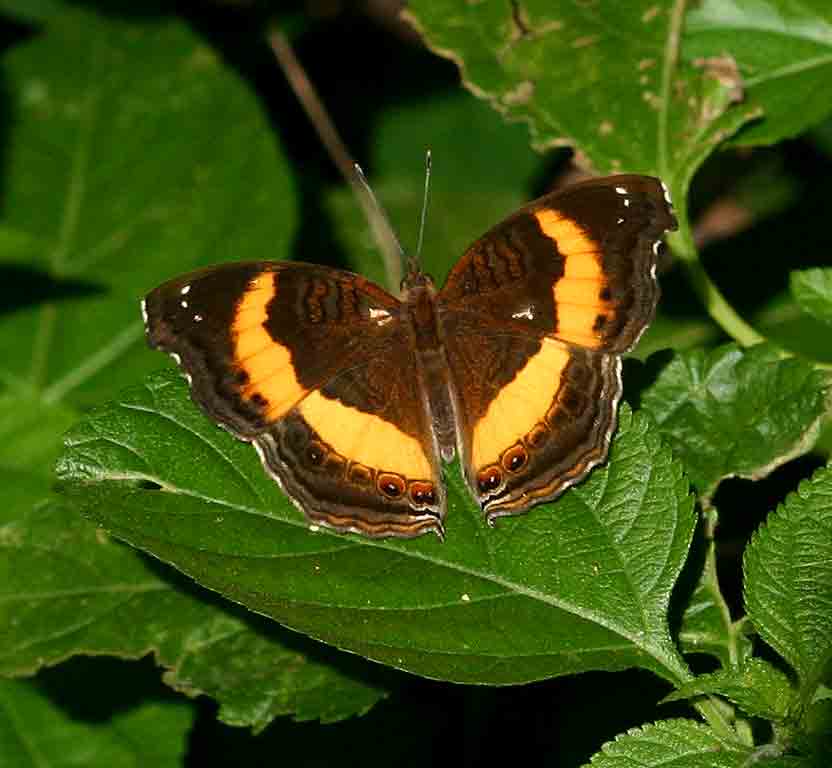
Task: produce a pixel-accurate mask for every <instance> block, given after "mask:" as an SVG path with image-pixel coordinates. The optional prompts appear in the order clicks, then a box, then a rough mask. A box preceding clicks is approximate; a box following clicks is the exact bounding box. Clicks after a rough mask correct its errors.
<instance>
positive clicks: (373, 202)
mask: <svg viewBox="0 0 832 768" xmlns="http://www.w3.org/2000/svg"><path fill="white" fill-rule="evenodd" d="M353 170H354V171H355V178H356V180H357V188H358V190H359V191H360V193H361V198H363V202H362V207H363V208H364V212H365V213H366V214H367V220H368V221H369V222H370V227H371V228H372V230H373V234H374V235H375V237H376V240H377V241H378V242H379V243H380V244H381V246H382V250H383V251H384V252H385V253H386V254H391V255H392V254H395V256H396V257H397V259H398V263H399V264H403V263H404V261H405V255H404V248H402V244H401V243H400V242H399V238H398V237H396V233H395V232H394V231H393V227H392V226H391V225H390V220H389V219H388V218H387V214H386V213H385V212H384V208H382V207H381V203H379V201H378V198H376V196H375V193H374V192H373V189H372V187H371V186H370V183H369V182H368V181H367V177H366V176H365V175H364V171H362V170H361V166H360V165H359V164H358V163H353Z"/></svg>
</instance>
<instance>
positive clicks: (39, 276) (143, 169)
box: [0, 10, 295, 460]
mask: <svg viewBox="0 0 832 768" xmlns="http://www.w3.org/2000/svg"><path fill="white" fill-rule="evenodd" d="M4 69H5V87H4V97H5V98H6V99H7V100H8V102H9V103H8V104H7V105H6V106H7V114H8V115H9V119H8V120H7V122H6V133H5V134H4V168H3V170H4V178H3V211H2V220H0V277H2V284H0V292H1V293H2V295H1V296H0V306H2V311H0V337H2V338H3V340H4V342H3V356H2V360H0V388H2V390H3V392H4V397H5V398H10V399H11V401H12V403H13V402H15V401H17V402H19V403H20V413H19V414H17V415H16V416H17V418H18V420H19V421H20V420H21V419H23V418H24V417H25V418H26V419H27V420H29V423H37V425H38V428H39V429H45V430H46V431H52V432H54V431H55V430H50V428H49V423H50V422H52V421H53V419H57V420H58V422H60V423H59V424H58V425H57V426H58V427H60V426H63V425H64V421H65V420H64V414H65V413H66V410H65V409H67V408H72V407H78V406H86V405H89V404H92V403H95V402H99V401H100V400H101V399H102V397H104V396H106V395H108V394H112V393H113V392H115V391H117V390H116V388H118V387H120V386H124V385H125V384H127V383H130V382H134V381H136V379H137V377H139V376H140V375H142V374H143V373H145V372H147V371H149V370H152V369H153V368H154V367H158V362H159V361H158V357H157V356H156V355H154V354H152V353H151V352H150V351H149V350H147V349H146V348H145V344H144V341H143V338H142V328H141V317H140V313H139V310H138V299H139V298H140V297H141V295H142V294H144V293H145V292H146V291H148V290H149V289H151V288H152V287H154V286H155V285H156V284H157V283H159V282H160V281H162V280H163V279H165V278H167V277H170V276H171V275H174V274H176V273H178V272H181V271H184V270H185V269H190V268H193V267H196V266H199V265H202V264H207V263H210V262H215V261H223V260H229V259H241V258H249V259H250V258H255V257H256V258H283V257H285V255H286V253H287V247H288V244H289V242H290V238H291V237H292V230H293V226H294V221H295V202H294V198H293V196H292V195H291V194H289V184H290V179H289V176H288V171H287V166H286V163H285V161H284V160H283V158H282V157H281V156H280V154H279V153H278V151H277V150H276V147H275V142H274V138H273V135H272V132H271V130H270V127H269V123H268V121H267V119H266V118H265V115H264V114H263V112H262V110H261V108H260V106H259V105H258V103H257V101H256V99H255V97H254V96H253V94H252V93H251V90H250V89H249V88H248V87H247V86H246V85H245V84H244V83H243V82H242V81H241V80H240V79H239V77H238V76H237V74H236V73H235V72H234V71H233V70H232V69H231V67H229V66H228V65H227V64H225V63H224V62H223V61H222V60H221V59H219V58H218V57H217V55H216V54H215V53H214V52H213V51H212V50H211V49H210V48H208V47H207V46H206V45H205V44H204V43H203V42H201V41H200V39H199V38H198V37H197V36H196V35H194V33H193V32H192V31H190V29H189V28H188V26H187V25H186V24H184V23H182V22H180V21H174V20H148V19H146V20H144V21H141V22H127V21H124V20H120V19H119V18H118V17H117V16H110V17H106V18H105V17H99V16H97V15H95V14H92V13H85V12H82V11H80V10H67V11H64V12H63V13H61V14H57V15H55V16H54V17H52V18H51V19H50V23H49V25H48V26H47V27H46V28H45V29H44V30H43V31H42V32H41V33H39V34H37V35H36V36H34V37H32V38H31V39H30V40H28V41H27V42H25V43H24V44H21V45H19V46H18V47H16V48H14V49H12V50H11V51H10V52H9V53H7V54H6V56H5V68H4ZM7 402H8V401H4V403H3V410H4V413H3V414H2V416H0V428H5V425H6V424H7V423H8V419H9V418H10V417H11V416H12V415H14V414H11V413H10V409H8V408H6V405H7ZM12 408H13V405H12ZM39 409H41V410H40V411H39ZM27 439H28V440H29V442H30V443H31V442H33V441H34V442H37V441H38V440H40V438H38V436H37V434H30V435H29V437H28V438H27ZM44 441H47V438H44ZM51 450H54V449H53V448H51V447H45V449H44V454H48V453H49V452H50V451H51ZM0 460H2V458H0Z"/></svg>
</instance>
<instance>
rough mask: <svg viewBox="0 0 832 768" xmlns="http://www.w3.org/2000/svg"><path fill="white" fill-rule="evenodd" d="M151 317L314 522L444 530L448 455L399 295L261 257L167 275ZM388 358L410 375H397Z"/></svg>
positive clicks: (218, 417)
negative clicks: (441, 451) (443, 465)
mask: <svg viewBox="0 0 832 768" xmlns="http://www.w3.org/2000/svg"><path fill="white" fill-rule="evenodd" d="M144 312H145V317H146V327H147V335H148V340H149V342H150V344H151V346H154V347H158V348H160V349H163V350H164V351H166V352H168V353H169V354H171V355H173V356H174V357H175V359H176V360H177V362H178V363H179V364H180V366H181V367H182V368H183V370H184V371H185V373H186V375H187V376H188V378H189V380H190V382H191V393H192V396H193V398H194V400H195V401H196V402H197V403H198V404H199V405H200V406H201V407H202V409H203V410H204V411H205V412H206V413H208V414H209V415H210V416H211V417H212V418H213V419H214V420H215V421H217V422H218V423H219V424H221V425H222V426H224V427H226V428H227V429H229V430H230V431H231V432H232V433H233V434H235V435H236V436H237V437H239V438H241V439H244V440H248V441H250V442H253V443H254V444H255V446H256V447H257V448H258V452H259V453H260V456H261V458H262V460H263V464H264V466H265V468H266V470H267V471H268V472H269V473H270V474H271V475H272V476H273V477H275V479H277V480H278V482H279V483H280V484H281V486H282V487H283V488H284V490H285V491H286V492H287V493H288V494H289V496H290V497H291V498H292V499H293V500H294V501H295V503H296V504H297V505H298V506H299V507H300V508H301V509H302V510H303V511H304V512H305V513H306V515H307V516H308V517H309V518H310V519H311V520H312V521H314V522H316V523H321V524H324V525H329V526H331V527H334V528H337V529H339V530H357V531H360V532H362V533H364V534H367V535H370V536H384V535H400V536H414V535H418V534H420V533H423V532H424V531H425V530H434V531H436V532H437V533H439V534H440V535H441V533H442V518H443V517H444V509H445V504H444V493H443V491H442V488H441V484H440V482H439V479H440V470H439V460H438V457H437V451H436V447H435V444H434V439H433V436H432V432H431V427H430V418H429V415H428V413H427V410H426V405H425V402H424V399H423V398H422V397H421V395H420V392H419V389H418V386H417V383H416V377H415V376H414V375H413V371H414V369H415V363H414V362H413V360H412V358H413V352H412V349H411V348H410V347H409V345H408V343H407V338H406V335H405V333H404V331H403V328H402V324H401V322H400V316H399V315H400V303H399V301H398V300H397V299H395V298H393V297H392V296H390V295H389V294H387V293H386V292H385V291H383V290H381V289H380V288H378V287H377V286H375V285H373V284H372V283H370V282H369V281H367V280H364V279H363V278H361V277H359V276H357V275H353V274H351V273H348V272H343V271H340V270H335V269H330V268H326V267H319V266H313V265H305V264H297V263H291V262H286V263H283V262H256V263H248V264H245V263H238V264H228V265H222V266H218V267H214V268H210V269H207V270H203V271H200V272H196V273H192V274H190V275H184V276H181V277H179V278H177V279H175V280H172V281H170V282H168V283H165V284H163V285H162V286H160V287H159V288H157V289H156V290H154V291H152V292H151V293H150V294H149V295H148V296H147V298H146V300H145V302H144ZM393 360H395V361H396V364H397V365H398V366H401V367H402V369H403V370H404V371H406V372H407V371H409V374H408V375H405V376H402V377H401V378H397V377H393V376H390V364H391V361H393Z"/></svg>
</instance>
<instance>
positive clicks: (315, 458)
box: [306, 443, 327, 467]
mask: <svg viewBox="0 0 832 768" xmlns="http://www.w3.org/2000/svg"><path fill="white" fill-rule="evenodd" d="M326 453H327V451H326V448H324V446H323V445H321V444H320V443H310V444H309V445H308V446H307V448H306V460H307V461H308V462H309V463H310V464H311V465H312V466H313V467H319V466H320V465H321V464H323V463H324V459H325V458H326Z"/></svg>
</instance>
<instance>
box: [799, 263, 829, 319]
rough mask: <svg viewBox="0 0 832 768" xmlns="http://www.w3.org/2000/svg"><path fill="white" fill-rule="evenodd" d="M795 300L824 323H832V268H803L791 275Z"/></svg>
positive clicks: (809, 313)
mask: <svg viewBox="0 0 832 768" xmlns="http://www.w3.org/2000/svg"><path fill="white" fill-rule="evenodd" d="M789 284H790V287H791V290H792V296H793V297H794V300H795V301H796V302H797V303H798V304H799V305H800V308H801V309H802V310H803V311H804V312H806V313H807V314H808V315H811V316H812V317H814V318H815V319H816V320H820V321H821V322H822V323H826V324H827V325H832V269H828V268H827V269H822V268H817V269H803V270H799V271H795V272H792V273H791V274H790V275H789Z"/></svg>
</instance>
